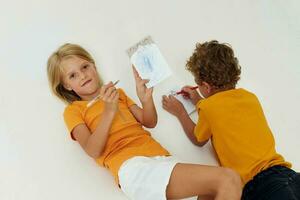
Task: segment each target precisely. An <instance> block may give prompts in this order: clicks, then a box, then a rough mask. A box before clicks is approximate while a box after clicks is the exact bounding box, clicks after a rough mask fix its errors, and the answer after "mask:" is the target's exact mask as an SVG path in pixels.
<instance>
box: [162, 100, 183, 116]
mask: <svg viewBox="0 0 300 200" xmlns="http://www.w3.org/2000/svg"><path fill="white" fill-rule="evenodd" d="M162 105H163V109H165V110H166V111H168V112H169V113H171V114H172V115H175V116H176V117H178V116H179V115H180V114H182V113H186V110H185V108H184V107H183V105H182V103H181V102H180V101H178V100H177V99H176V98H175V97H174V96H173V95H169V96H166V95H163V98H162Z"/></svg>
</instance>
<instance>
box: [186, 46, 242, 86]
mask: <svg viewBox="0 0 300 200" xmlns="http://www.w3.org/2000/svg"><path fill="white" fill-rule="evenodd" d="M186 69H187V70H189V71H190V72H192V74H193V75H194V77H195V81H196V83H197V84H200V83H201V82H203V81H204V82H207V83H208V84H210V85H211V86H212V87H214V88H216V89H230V88H235V85H236V83H237V82H238V80H239V79H240V74H241V67H240V65H239V62H238V59H237V58H236V57H235V56H234V52H233V50H232V48H231V47H230V45H228V44H225V43H219V42H218V41H216V40H212V41H210V42H205V43H203V44H200V43H197V44H196V49H195V51H194V53H193V55H192V56H191V57H190V58H189V60H188V61H187V64H186Z"/></svg>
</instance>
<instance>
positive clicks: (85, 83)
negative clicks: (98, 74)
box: [81, 80, 92, 87]
mask: <svg viewBox="0 0 300 200" xmlns="http://www.w3.org/2000/svg"><path fill="white" fill-rule="evenodd" d="M91 81H92V80H87V81H85V82H84V83H83V84H82V85H81V87H84V86H85V85H87V84H89V83H90V82H91Z"/></svg>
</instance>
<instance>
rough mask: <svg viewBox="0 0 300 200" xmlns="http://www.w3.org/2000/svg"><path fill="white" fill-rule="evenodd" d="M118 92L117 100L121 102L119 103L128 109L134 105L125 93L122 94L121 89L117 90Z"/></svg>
mask: <svg viewBox="0 0 300 200" xmlns="http://www.w3.org/2000/svg"><path fill="white" fill-rule="evenodd" d="M118 90H119V98H120V100H121V101H124V102H125V103H126V105H127V106H128V107H130V106H132V105H134V104H136V103H135V102H134V101H133V100H132V99H131V98H130V97H128V96H127V95H126V94H125V92H124V90H123V89H120V88H119V89H118Z"/></svg>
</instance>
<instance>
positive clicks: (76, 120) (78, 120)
mask: <svg viewBox="0 0 300 200" xmlns="http://www.w3.org/2000/svg"><path fill="white" fill-rule="evenodd" d="M64 120H65V124H66V126H67V128H68V131H69V133H70V136H71V138H72V139H73V140H76V139H75V138H74V136H73V134H72V131H73V129H74V128H75V127H76V126H77V125H79V124H84V123H85V122H84V120H83V118H82V115H81V112H80V109H79V108H77V107H75V106H72V105H69V106H68V107H66V109H65V111H64Z"/></svg>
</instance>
